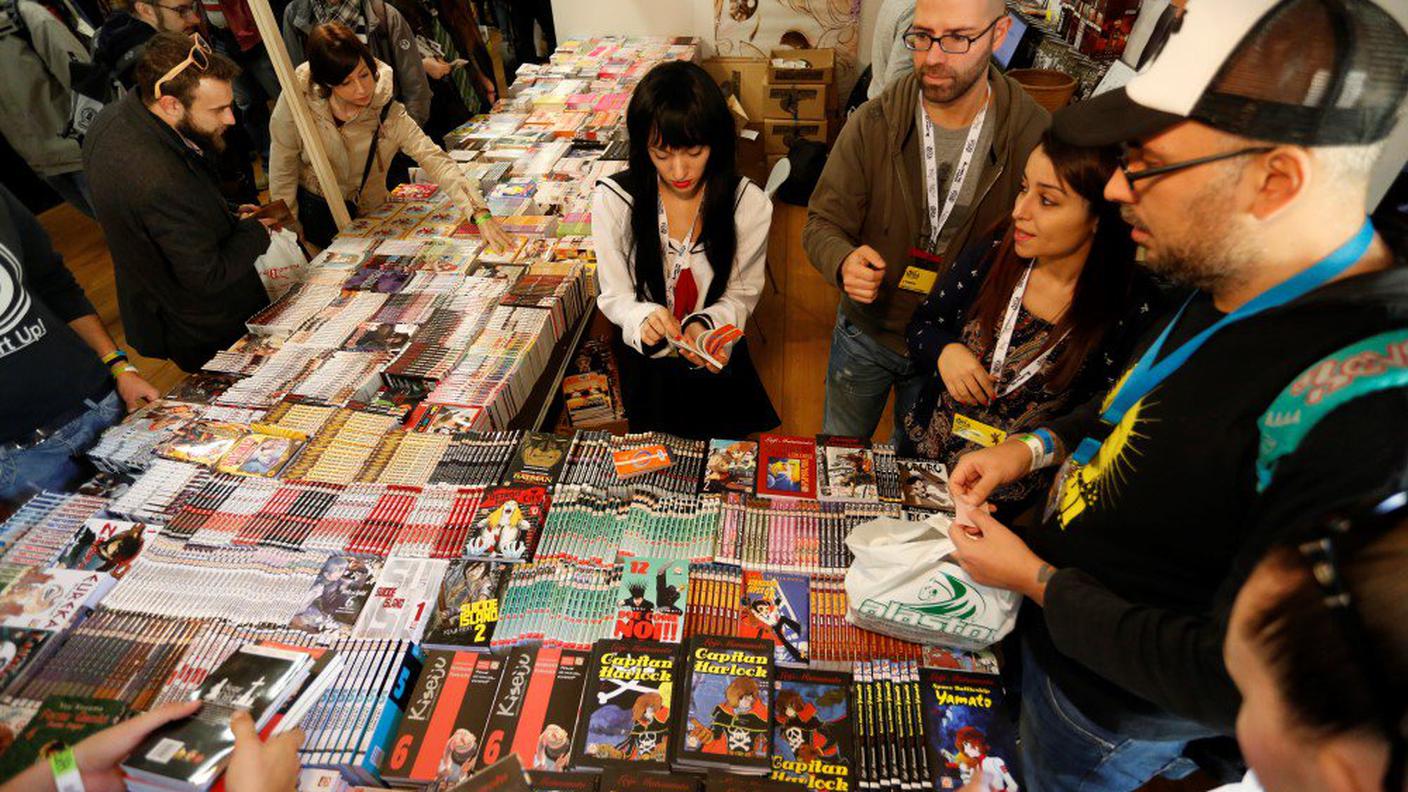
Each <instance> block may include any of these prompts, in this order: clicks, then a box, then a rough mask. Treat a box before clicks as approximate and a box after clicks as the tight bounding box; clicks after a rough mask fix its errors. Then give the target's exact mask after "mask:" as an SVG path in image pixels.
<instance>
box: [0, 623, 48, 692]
mask: <svg viewBox="0 0 1408 792" xmlns="http://www.w3.org/2000/svg"><path fill="white" fill-rule="evenodd" d="M55 635H56V633H54V632H53V631H50V630H19V629H15V628H13V627H0V692H3V691H5V690H8V689H9V688H10V686H12V685H16V684H17V683H19V682H22V681H23V680H24V678H25V677H26V676H28V675H29V673H30V671H31V670H33V668H34V667H35V665H36V664H37V663H39V662H40V660H41V659H42V658H43V657H44V656H45V655H46V654H48V652H49V651H51V650H52V647H51V646H50V645H49V642H50V641H51V640H52V639H53V638H54V636H55Z"/></svg>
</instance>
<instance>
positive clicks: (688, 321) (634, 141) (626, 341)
mask: <svg viewBox="0 0 1408 792" xmlns="http://www.w3.org/2000/svg"><path fill="white" fill-rule="evenodd" d="M626 127H627V131H628V132H629V133H630V139H631V150H630V158H629V168H628V169H627V170H626V171H624V172H621V173H618V174H615V175H613V176H609V177H606V178H603V179H601V180H600V181H599V182H598V183H597V187H596V191H595V193H594V194H593V197H592V233H593V236H594V238H595V243H596V251H597V260H598V264H597V278H598V280H599V282H600V296H599V297H597V305H598V307H600V308H601V312H602V313H603V314H605V315H606V317H607V318H608V319H610V320H611V321H612V322H613V323H614V324H615V325H616V326H617V327H619V328H620V329H621V341H622V343H623V346H624V347H626V349H622V350H619V351H620V358H621V370H622V378H623V382H622V385H623V388H622V391H623V396H624V398H625V402H626V405H625V406H626V413H627V417H628V418H629V419H630V423H631V429H632V430H633V431H647V430H660V431H666V432H670V433H672V434H676V435H680V436H683V437H693V438H708V437H739V438H741V437H743V436H746V435H749V434H752V433H754V432H761V431H766V430H768V429H772V428H774V427H776V426H777V425H778V423H779V420H778V417H777V413H776V412H775V411H774V410H773V407H772V401H771V400H770V399H769V398H768V394H767V391H766V390H765V389H764V388H763V384H762V381H761V380H760V379H759V378H758V372H757V370H756V369H755V368H754V367H753V361H752V359H751V357H750V356H749V353H748V345H747V340H746V339H741V340H739V341H738V343H737V344H736V345H735V346H734V347H733V348H732V349H731V350H724V351H723V352H722V353H721V354H719V355H717V358H718V362H719V363H721V364H722V365H721V366H717V367H716V366H713V365H711V364H709V363H707V362H706V361H705V360H703V359H702V358H700V357H699V356H697V355H694V354H692V353H690V352H688V351H681V350H677V349H676V348H675V347H674V346H673V345H672V344H671V343H670V339H672V338H680V337H683V338H684V339H686V340H690V341H693V340H694V339H696V338H698V337H699V335H701V334H702V333H704V332H706V331H708V330H711V329H714V328H717V327H722V326H724V325H733V326H735V327H737V328H739V329H740V330H746V327H747V323H748V318H749V315H750V314H751V313H752V311H753V308H754V307H755V306H756V305H757V304H758V298H759V297H760V296H761V294H762V289H763V280H764V278H765V275H766V271H765V257H766V255H767V243H768V228H769V226H770V225H771V223H772V203H771V202H770V201H769V200H768V198H767V196H766V195H764V194H763V191H762V190H761V189H760V188H759V187H758V186H757V185H756V184H754V183H752V182H751V181H749V180H747V179H745V178H743V177H741V176H740V175H739V174H738V171H737V168H736V166H735V147H734V127H733V118H732V116H731V115H730V114H729V111H728V106H727V105H726V104H725V103H724V97H723V94H722V93H721V92H720V91H719V88H718V86H717V85H715V84H714V81H713V80H712V79H711V78H710V77H709V75H708V74H707V73H706V72H705V71H704V70H703V69H702V68H700V67H699V66H697V65H695V64H692V63H684V62H678V61H674V62H669V63H664V64H661V65H659V66H657V67H655V68H654V69H652V70H651V71H650V73H649V74H647V75H646V76H645V77H644V78H643V79H642V80H641V82H640V84H639V85H638V86H637V87H636V90H635V92H634V94H633V95H632V97H631V103H630V105H629V106H628V108H627V110H626Z"/></svg>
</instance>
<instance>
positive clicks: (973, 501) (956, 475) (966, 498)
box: [948, 440, 1032, 507]
mask: <svg viewBox="0 0 1408 792" xmlns="http://www.w3.org/2000/svg"><path fill="white" fill-rule="evenodd" d="M1031 469H1032V451H1031V449H1030V448H1028V447H1027V444H1026V443H1023V442H1022V441H1020V440H1007V441H1004V442H1001V443H998V444H997V445H995V446H989V447H987V448H980V449H978V450H976V451H969V452H968V453H966V454H964V455H963V456H961V457H959V458H958V463H957V464H956V465H954V466H953V470H952V472H950V473H949V474H948V491H949V494H950V495H952V496H953V499H954V500H955V501H962V502H963V503H965V504H967V505H968V506H969V507H976V506H979V505H981V504H983V503H986V502H987V499H988V496H989V495H991V494H992V491H993V490H995V489H997V488H998V487H1000V486H1002V485H1003V484H1011V483H1012V482H1014V481H1016V480H1017V479H1019V478H1021V477H1022V476H1025V475H1027V473H1029V472H1030V471H1031Z"/></svg>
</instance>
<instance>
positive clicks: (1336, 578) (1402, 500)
mask: <svg viewBox="0 0 1408 792" xmlns="http://www.w3.org/2000/svg"><path fill="white" fill-rule="evenodd" d="M1405 515H1408V492H1399V493H1395V494H1393V495H1390V496H1389V497H1388V498H1385V499H1384V500H1382V501H1379V503H1378V504H1377V505H1375V506H1373V507H1372V508H1370V509H1369V510H1368V512H1367V514H1363V515H1362V516H1360V517H1358V518H1347V517H1341V516H1333V517H1330V518H1328V519H1326V520H1325V522H1324V523H1323V524H1322V525H1321V526H1320V530H1319V532H1318V535H1317V536H1316V537H1315V538H1312V539H1311V540H1310V541H1308V542H1304V543H1302V544H1301V545H1300V548H1299V549H1300V554H1301V557H1303V558H1304V559H1305V561H1306V563H1308V564H1309V565H1310V572H1311V577H1312V578H1313V579H1314V580H1315V585H1316V586H1317V587H1318V588H1319V589H1320V594H1321V598H1322V602H1324V604H1325V608H1326V610H1328V611H1329V612H1330V617H1331V618H1332V619H1333V620H1334V621H1335V624H1336V625H1337V626H1338V628H1339V630H1340V632H1341V634H1342V635H1343V636H1344V638H1345V640H1346V641H1347V642H1348V644H1349V647H1350V648H1351V650H1352V651H1353V652H1354V655H1355V657H1357V658H1358V661H1359V665H1360V667H1361V670H1362V671H1364V672H1366V674H1367V675H1368V681H1369V684H1370V685H1371V689H1374V690H1388V689H1390V686H1389V685H1388V684H1386V683H1387V682H1388V680H1390V679H1391V677H1390V676H1388V672H1387V669H1385V668H1384V665H1383V663H1382V662H1380V660H1379V656H1378V654H1377V653H1376V652H1375V651H1374V647H1373V645H1372V644H1371V643H1370V641H1369V637H1368V635H1367V633H1366V632H1365V629H1364V620H1363V618H1362V617H1360V615H1359V614H1358V612H1357V611H1355V609H1354V599H1353V597H1352V596H1351V595H1350V592H1349V588H1348V586H1346V585H1345V581H1344V574H1343V572H1342V571H1341V570H1340V561H1341V558H1342V557H1343V555H1344V551H1345V545H1352V547H1351V548H1350V549H1351V551H1352V550H1354V549H1357V548H1358V547H1359V546H1362V545H1363V543H1364V542H1365V541H1366V540H1368V539H1369V538H1371V537H1373V536H1375V535H1377V534H1379V533H1382V532H1383V531H1386V530H1389V529H1391V528H1392V527H1393V526H1395V525H1397V524H1399V523H1400V522H1402V521H1403V519H1404V516H1405ZM1394 706H1395V705H1393V704H1392V703H1390V702H1384V706H1383V707H1382V710H1383V711H1382V712H1381V713H1380V719H1381V720H1382V721H1383V726H1384V728H1385V729H1386V730H1387V735H1386V736H1387V737H1388V739H1389V745H1390V748H1389V762H1388V767H1387V769H1386V770H1385V771H1384V778H1383V782H1384V783H1383V788H1384V789H1385V790H1387V791H1388V792H1398V791H1399V790H1401V789H1403V781H1404V766H1405V762H1406V760H1408V740H1406V739H1405V738H1404V736H1403V734H1402V732H1401V730H1400V723H1401V721H1402V717H1403V712H1402V711H1394Z"/></svg>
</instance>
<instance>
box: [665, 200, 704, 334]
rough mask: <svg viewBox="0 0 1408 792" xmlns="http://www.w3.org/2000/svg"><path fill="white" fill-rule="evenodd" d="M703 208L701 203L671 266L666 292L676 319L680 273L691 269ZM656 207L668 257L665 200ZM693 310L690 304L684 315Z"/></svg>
mask: <svg viewBox="0 0 1408 792" xmlns="http://www.w3.org/2000/svg"><path fill="white" fill-rule="evenodd" d="M703 206H704V205H703V202H702V201H701V202H700V205H699V206H697V207H695V209H694V219H693V220H690V221H689V231H687V232H685V235H684V241H682V242H680V249H679V251H678V252H677V253H675V258H674V261H673V262H671V264H670V277H669V280H668V281H666V283H665V292H666V294H668V295H669V297H668V299H669V301H670V303H671V305H670V308H671V312H672V313H674V314H675V315H676V317H678V316H679V314H680V311H679V307H678V306H677V305H675V302H676V296H677V295H676V289H675V286H676V284H678V283H679V280H680V273H682V272H684V271H685V270H687V269H689V257H690V252H691V251H692V250H693V249H694V228H695V226H696V225H698V224H699V212H700V211H701V210H702V209H703ZM656 207H657V213H658V219H659V221H660V244H661V246H662V247H663V248H664V251H665V254H666V255H667V256H668V255H669V253H670V222H669V220H668V219H666V217H665V199H663V198H657V199H656ZM690 277H693V274H691V276H690ZM696 288H697V284H696ZM695 294H696V298H697V294H698V292H697V291H696V292H695ZM693 310H694V305H693V304H690V305H688V306H685V310H684V313H685V314H686V315H687V314H689V313H690V312H692V311H693Z"/></svg>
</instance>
